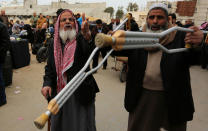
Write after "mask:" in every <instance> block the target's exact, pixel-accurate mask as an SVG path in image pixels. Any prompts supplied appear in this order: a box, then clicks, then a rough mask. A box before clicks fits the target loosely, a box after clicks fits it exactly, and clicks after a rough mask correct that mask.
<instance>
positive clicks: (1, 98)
mask: <svg viewBox="0 0 208 131" xmlns="http://www.w3.org/2000/svg"><path fill="white" fill-rule="evenodd" d="M2 72H3V70H2V64H0V105H2V104H3V103H5V102H6V93H5V86H4V81H3V75H2Z"/></svg>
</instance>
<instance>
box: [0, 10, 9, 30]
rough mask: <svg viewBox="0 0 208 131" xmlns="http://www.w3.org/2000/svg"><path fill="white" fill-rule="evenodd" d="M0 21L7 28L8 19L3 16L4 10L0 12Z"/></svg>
mask: <svg viewBox="0 0 208 131" xmlns="http://www.w3.org/2000/svg"><path fill="white" fill-rule="evenodd" d="M0 19H1V20H2V21H3V23H4V24H5V25H6V27H7V28H8V25H9V19H8V17H7V16H6V14H5V10H1V15H0Z"/></svg>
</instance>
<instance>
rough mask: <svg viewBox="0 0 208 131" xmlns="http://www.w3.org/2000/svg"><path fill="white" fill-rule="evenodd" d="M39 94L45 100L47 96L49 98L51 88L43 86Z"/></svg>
mask: <svg viewBox="0 0 208 131" xmlns="http://www.w3.org/2000/svg"><path fill="white" fill-rule="evenodd" d="M41 93H42V95H43V96H44V97H45V99H47V98H48V96H50V97H51V87H50V86H44V87H43V88H42V89H41Z"/></svg>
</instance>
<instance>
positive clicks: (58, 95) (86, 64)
mask: <svg viewBox="0 0 208 131" xmlns="http://www.w3.org/2000/svg"><path fill="white" fill-rule="evenodd" d="M98 49H99V48H98V47H96V48H95V49H94V50H93V52H92V53H91V55H90V57H89V58H88V60H87V62H86V63H85V65H84V67H83V68H82V69H81V70H80V71H79V72H78V73H77V74H76V75H75V76H74V77H73V78H72V79H71V81H70V82H69V83H68V84H67V85H66V86H67V87H70V85H72V84H73V83H74V81H76V79H77V78H78V77H80V75H81V74H82V73H83V72H84V71H85V70H86V69H87V67H88V65H89V64H90V61H91V60H92V58H93V57H94V55H95V53H96V52H97V51H98ZM65 91H67V88H63V89H62V90H61V91H60V92H59V93H58V94H57V95H56V96H55V98H54V99H55V100H57V101H58V99H59V98H60V97H61V96H62V95H63V94H64V92H65Z"/></svg>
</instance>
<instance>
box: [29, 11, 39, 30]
mask: <svg viewBox="0 0 208 131" xmlns="http://www.w3.org/2000/svg"><path fill="white" fill-rule="evenodd" d="M37 21H38V16H37V15H36V12H34V13H33V16H32V18H31V19H30V23H31V26H32V28H36V25H37Z"/></svg>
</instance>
